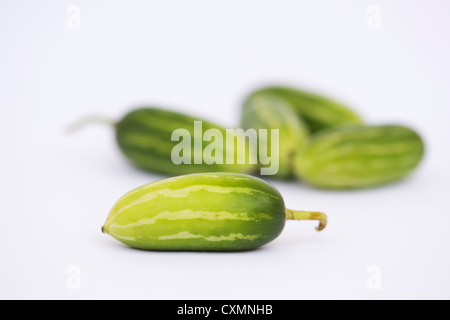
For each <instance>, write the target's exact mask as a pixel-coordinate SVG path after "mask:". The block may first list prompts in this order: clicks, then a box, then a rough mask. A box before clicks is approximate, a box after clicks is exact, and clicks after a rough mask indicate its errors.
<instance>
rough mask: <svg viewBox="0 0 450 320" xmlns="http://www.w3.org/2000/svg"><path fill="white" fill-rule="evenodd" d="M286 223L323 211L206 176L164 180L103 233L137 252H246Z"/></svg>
mask: <svg viewBox="0 0 450 320" xmlns="http://www.w3.org/2000/svg"><path fill="white" fill-rule="evenodd" d="M286 220H316V221H319V226H318V227H317V229H318V230H319V231H320V230H323V229H324V228H325V227H326V225H327V216H326V215H325V214H323V213H320V212H309V211H294V210H290V209H286V208H285V204H284V200H283V198H282V196H281V194H280V193H279V192H278V190H277V189H275V188H274V187H273V186H272V185H271V184H269V183H267V182H265V181H263V180H261V179H259V178H255V177H252V176H248V175H243V174H234V173H204V174H191V175H185V176H178V177H173V178H168V179H163V180H159V181H156V182H153V183H150V184H148V185H145V186H143V187H140V188H138V189H136V190H133V191H131V192H129V193H128V194H126V195H125V196H124V197H122V198H121V199H120V200H119V201H118V202H117V203H116V205H115V206H114V207H113V209H112V210H111V213H110V214H109V217H108V218H107V220H106V223H105V225H104V226H103V228H102V231H103V232H104V233H107V234H109V235H111V236H112V237H113V238H115V239H117V240H119V241H121V242H123V243H125V244H127V245H129V246H131V247H134V248H138V249H145V250H167V251H173V250H182V251H242V250H251V249H255V248H258V247H260V246H263V245H265V244H267V243H269V242H271V241H272V240H274V239H275V238H277V237H278V236H279V235H280V233H281V232H282V230H283V228H284V226H285V222H286Z"/></svg>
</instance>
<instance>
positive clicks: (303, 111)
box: [256, 87, 362, 133]
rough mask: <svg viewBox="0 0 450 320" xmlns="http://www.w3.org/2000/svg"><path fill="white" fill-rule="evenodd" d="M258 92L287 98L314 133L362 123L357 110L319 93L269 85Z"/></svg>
mask: <svg viewBox="0 0 450 320" xmlns="http://www.w3.org/2000/svg"><path fill="white" fill-rule="evenodd" d="M256 93H270V94H273V95H277V96H279V97H281V98H283V99H285V100H287V101H288V102H289V103H290V105H291V106H292V108H293V109H294V110H295V111H296V113H297V114H298V115H300V116H301V117H302V118H303V119H304V121H305V122H306V124H307V125H308V127H309V129H310V131H311V132H313V133H314V132H317V131H319V130H322V129H326V128H329V127H334V126H338V125H342V124H362V120H361V118H360V117H359V116H358V115H357V114H356V113H355V112H353V111H352V110H350V109H349V108H347V107H346V106H344V105H342V104H340V103H338V102H336V101H333V100H331V99H328V98H325V97H322V96H319V95H317V94H313V93H309V92H306V91H301V90H297V89H293V88H288V87H269V88H264V89H261V90H259V91H256Z"/></svg>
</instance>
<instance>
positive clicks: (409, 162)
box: [296, 125, 424, 189]
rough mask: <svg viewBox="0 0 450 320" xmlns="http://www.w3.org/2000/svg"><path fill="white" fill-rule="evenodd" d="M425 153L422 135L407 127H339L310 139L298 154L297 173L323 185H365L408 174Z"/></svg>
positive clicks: (391, 179)
mask: <svg viewBox="0 0 450 320" xmlns="http://www.w3.org/2000/svg"><path fill="white" fill-rule="evenodd" d="M423 154H424V144H423V141H422V139H421V138H420V136H419V135H418V134H417V133H416V132H414V131H413V130H411V129H409V128H406V127H403V126H392V125H391V126H389V125H386V126H372V127H368V126H359V127H347V128H335V129H329V130H326V131H323V132H321V133H318V134H317V135H315V136H313V137H312V138H311V139H310V141H309V142H308V144H307V145H306V146H305V147H304V148H303V149H302V150H301V151H300V152H299V154H298V156H297V160H296V172H297V174H298V176H299V177H300V178H301V179H302V180H304V181H306V182H308V183H310V184H312V185H315V186H317V187H320V188H332V189H346V188H364V187H371V186H376V185H380V184H385V183H389V182H394V181H397V180H399V179H402V178H404V177H406V176H407V175H409V174H410V173H411V172H412V171H413V170H414V169H415V168H416V167H417V166H418V165H419V163H420V162H421V160H422V157H423Z"/></svg>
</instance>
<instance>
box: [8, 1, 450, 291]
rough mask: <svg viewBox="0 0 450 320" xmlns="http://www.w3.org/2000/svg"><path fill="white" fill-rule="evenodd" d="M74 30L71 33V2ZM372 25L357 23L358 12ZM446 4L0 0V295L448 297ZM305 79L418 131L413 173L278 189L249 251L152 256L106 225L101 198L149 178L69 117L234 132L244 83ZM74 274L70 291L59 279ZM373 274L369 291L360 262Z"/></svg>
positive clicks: (103, 134)
mask: <svg viewBox="0 0 450 320" xmlns="http://www.w3.org/2000/svg"><path fill="white" fill-rule="evenodd" d="M72 4H73V5H77V6H79V8H80V9H81V19H82V20H81V27H82V28H81V30H69V29H68V28H67V27H66V20H67V18H68V14H67V13H66V10H67V8H68V6H69V5H72ZM371 4H375V5H378V6H379V8H380V9H381V14H382V15H381V17H382V20H381V29H380V30H370V29H369V28H367V26H366V19H367V15H366V9H367V8H368V7H369V5H371ZM449 10H450V4H449V2H448V1H446V0H442V1H437V0H433V1H415V2H411V1H407V0H397V1H387V0H386V1H377V0H375V1H370V2H369V1H333V0H327V1H324V0H322V1H298V0H296V1H279V0H278V1H261V0H252V1H245V2H244V1H227V2H225V1H221V2H220V4H219V2H218V1H206V0H204V1H196V0H194V1H189V2H187V1H181V0H179V1H144V0H143V1H106V0H104V1H100V0H99V1H95V3H94V2H92V1H87V0H86V1H81V0H72V1H31V0H29V1H13V0H7V1H5V0H2V1H1V3H0V195H1V196H0V197H1V198H0V220H1V221H0V257H1V258H0V259H1V263H0V298H73V299H79V298H151V299H197V298H210V299H219V298H222V299H241V298H245V299H260V298H261V299H279V298H283V299H305V298H306V299H308V298H361V299H381V298H406V299H408V298H447V299H448V298H450V273H449V270H450V258H449V254H448V253H449V244H450V232H449V225H450V210H449V209H448V203H449V187H448V181H449V178H450V175H449V165H448V159H449V156H450V153H449V142H448V139H449V137H450V129H449V127H450V126H449V124H448V121H449V119H450V111H449V108H450V95H449V91H448V85H449V83H450V63H449V59H448V57H449V56H450V43H449V40H448V30H450V20H448V12H449ZM276 81H282V82H288V83H293V84H296V85H298V86H303V87H306V88H313V89H316V90H319V91H323V92H325V93H328V94H330V95H331V96H334V97H337V98H339V99H341V100H342V101H344V102H346V103H348V104H350V105H352V106H354V107H355V108H356V109H357V110H358V111H359V112H360V113H362V114H363V115H364V117H365V118H366V119H367V120H368V121H370V122H372V123H385V122H400V123H404V124H408V125H410V126H413V127H415V128H417V129H418V130H419V131H420V132H421V133H422V134H423V135H424V137H425V139H426V141H427V148H428V153H427V157H426V161H425V162H424V164H423V166H422V167H421V168H420V169H419V170H418V171H417V173H416V174H414V175H413V176H412V177H411V178H410V179H408V180H406V181H403V182H401V183H398V184H396V185H391V186H387V187H383V188H378V189H374V190H365V191H354V192H325V191H318V190H313V189H310V188H308V187H306V186H304V185H302V184H300V183H275V185H276V186H277V187H279V189H280V191H281V192H282V194H283V195H284V196H285V200H286V203H287V205H288V206H289V207H291V208H295V209H317V210H323V211H325V212H327V213H328V215H329V218H330V224H329V228H328V229H327V230H326V231H324V232H323V233H316V232H315V231H314V228H313V224H311V223H295V222H292V223H289V224H288V225H287V227H286V229H285V231H284V233H283V234H282V236H280V238H278V239H277V240H276V241H275V242H273V243H272V244H270V245H268V246H266V247H264V248H262V249H260V250H257V251H254V252H247V253H227V254H219V253H155V252H142V251H136V250H133V249H129V248H127V247H125V246H123V245H121V244H120V243H118V242H116V241H115V240H113V239H112V238H110V237H108V236H106V235H103V234H101V232H100V227H101V226H102V224H103V222H104V220H105V219H106V216H107V214H108V212H109V210H110V208H111V206H112V205H113V204H114V202H115V201H116V200H117V199H118V198H119V197H120V196H121V195H123V194H124V193H125V192H127V191H129V190H130V189H132V188H134V187H137V186H139V185H142V184H145V183H147V182H150V181H152V180H154V179H157V178H158V177H157V176H153V175H150V174H148V175H147V174H143V173H142V172H138V171H136V170H134V169H133V168H132V167H130V166H129V164H128V163H127V162H126V161H125V160H124V159H123V158H122V157H121V155H120V153H119V152H118V150H117V148H116V146H115V143H114V140H113V132H112V130H111V129H109V128H107V127H101V126H100V127H92V128H88V129H86V130H85V131H83V132H81V133H79V134H78V135H74V136H69V135H66V134H65V132H64V129H65V127H66V126H67V125H68V124H70V123H71V122H73V121H74V120H78V119H79V118H80V117H82V116H84V115H88V114H92V113H94V114H97V113H98V114H105V115H107V116H110V117H112V118H119V117H120V116H121V115H122V114H124V113H125V112H126V111H128V110H129V109H130V108H132V107H134V106H136V105H140V104H142V103H149V104H154V105H161V106H168V107H173V108H174V109H177V110H181V111H185V112H187V113H191V114H197V115H200V116H202V117H205V118H209V119H211V120H215V121H221V122H222V123H223V124H224V125H226V126H230V127H232V126H233V125H235V124H237V122H238V114H239V103H240V101H241V99H242V97H243V95H245V93H247V92H248V91H249V90H251V89H253V88H254V87H256V86H258V85H261V84H264V83H268V82H276ZM71 265H75V266H78V267H79V270H80V272H81V278H80V280H81V288H80V290H70V289H69V288H68V287H67V285H66V283H67V281H68V278H69V274H68V273H67V269H68V267H69V266H71ZM372 265H375V266H378V267H379V268H380V270H381V290H369V288H368V287H367V284H366V282H367V279H368V278H369V276H370V275H369V274H368V273H367V270H368V268H369V267H370V266H372Z"/></svg>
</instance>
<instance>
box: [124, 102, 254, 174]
mask: <svg viewBox="0 0 450 320" xmlns="http://www.w3.org/2000/svg"><path fill="white" fill-rule="evenodd" d="M194 121H201V120H199V119H197V118H194V117H191V116H188V115H184V114H181V113H178V112H173V111H168V110H162V109H157V108H143V109H138V110H135V111H132V112H130V113H129V114H127V115H126V116H125V117H124V118H123V119H122V120H121V121H120V122H118V123H117V124H116V139H117V143H118V145H119V147H120V149H121V151H122V152H123V153H124V154H125V156H126V157H127V158H128V159H129V160H130V161H131V162H132V163H133V164H134V165H136V166H137V167H139V168H141V169H144V170H147V171H151V172H158V173H163V174H169V175H182V174H190V173H199V172H237V173H246V172H249V171H251V170H252V169H253V168H254V165H251V164H249V163H250V161H245V159H238V156H239V153H238V152H237V144H236V147H235V150H234V151H235V152H234V160H235V161H234V164H226V161H225V160H224V161H223V164H219V163H213V164H206V163H205V162H203V164H194V155H195V153H196V150H195V143H194ZM180 128H182V129H186V130H187V131H189V133H190V135H191V158H192V161H191V164H184V163H182V164H178V165H177V164H174V163H173V162H172V159H171V152H172V150H173V148H174V147H175V146H176V145H177V144H178V143H179V142H178V141H171V136H172V133H173V131H174V130H175V129H180ZM208 129H218V130H220V131H221V132H222V134H223V137H224V141H223V149H225V146H226V130H225V129H224V128H223V127H221V126H219V125H217V124H214V123H211V122H208V121H202V135H203V134H204V132H205V131H206V130H208ZM240 138H242V137H237V139H240ZM244 144H245V141H244ZM206 145H207V143H205V142H203V145H202V150H200V153H202V152H203V150H204V148H205V146H206ZM246 148H248V145H247V146H246ZM197 151H198V150H197ZM245 151H246V154H248V150H245ZM216 152H218V153H219V154H223V156H224V159H226V153H228V152H231V150H216ZM238 163H246V164H238Z"/></svg>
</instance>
